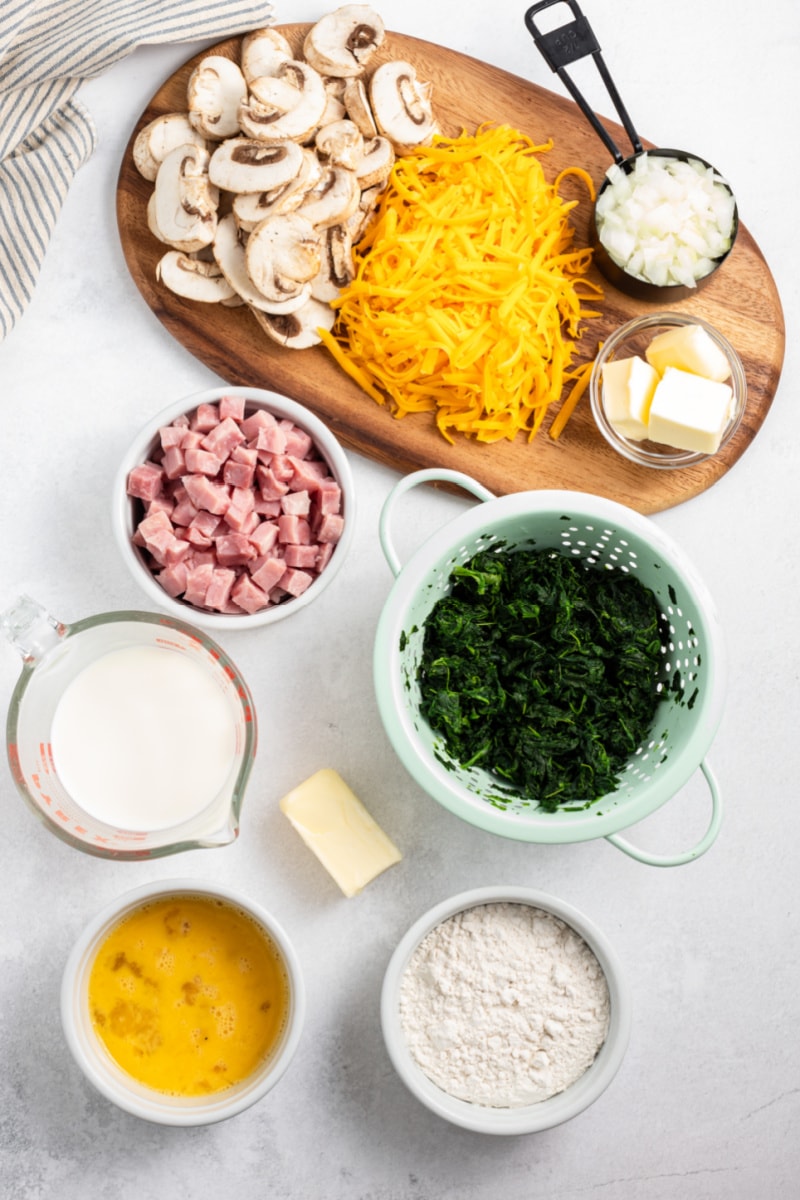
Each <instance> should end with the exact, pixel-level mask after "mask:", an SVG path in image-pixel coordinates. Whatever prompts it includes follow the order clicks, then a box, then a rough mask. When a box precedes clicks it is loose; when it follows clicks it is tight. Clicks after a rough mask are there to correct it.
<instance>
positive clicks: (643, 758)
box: [625, 738, 667, 783]
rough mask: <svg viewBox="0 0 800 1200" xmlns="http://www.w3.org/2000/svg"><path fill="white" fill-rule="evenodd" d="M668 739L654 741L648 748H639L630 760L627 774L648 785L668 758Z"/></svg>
mask: <svg viewBox="0 0 800 1200" xmlns="http://www.w3.org/2000/svg"><path fill="white" fill-rule="evenodd" d="M666 752H667V743H666V738H661V739H658V740H656V739H653V740H651V741H649V742H648V743H647V745H646V746H639V748H638V749H637V750H636V751H635V752H634V754H633V756H632V758H630V759H629V760H628V764H627V766H626V767H625V773H626V774H629V775H632V776H633V777H634V778H635V779H637V780H640V781H641V782H642V783H648V782H649V781H650V779H652V777H653V772H654V771H657V770H658V768H659V767H660V766H661V764H662V763H664V762H665V761H666V758H667V753H666Z"/></svg>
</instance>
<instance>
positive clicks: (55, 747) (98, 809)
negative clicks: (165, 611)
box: [51, 646, 236, 831]
mask: <svg viewBox="0 0 800 1200" xmlns="http://www.w3.org/2000/svg"><path fill="white" fill-rule="evenodd" d="M51 744H52V753H53V761H54V764H55V768H56V771H57V772H58V775H59V777H60V779H61V781H62V783H63V784H64V787H65V788H66V789H67V791H68V792H69V793H70V795H71V796H72V797H73V798H74V799H75V801H76V802H77V803H78V804H79V805H80V806H81V808H82V809H84V811H85V812H86V813H87V814H89V815H90V816H93V817H95V818H96V819H97V820H99V821H104V822H105V823H106V824H108V825H113V826H116V827H118V828H123V829H128V830H132V831H152V830H157V829H167V828H169V827H170V826H173V825H179V824H181V823H182V822H184V821H188V820H190V819H191V818H192V817H194V816H196V815H197V814H198V813H200V812H202V811H203V809H204V808H206V807H207V806H208V805H209V804H210V803H211V802H212V801H213V800H214V798H215V797H216V796H217V795H218V793H219V791H220V790H221V788H222V786H223V785H224V783H225V781H226V779H227V777H228V774H229V772H230V769H231V764H232V762H233V759H234V756H235V752H236V725H235V720H234V715H233V712H232V711H231V707H230V705H229V704H228V702H227V701H226V698H225V695H224V694H223V691H222V689H221V688H220V687H219V686H218V684H217V683H216V682H215V680H214V678H213V676H212V675H211V674H210V672H208V671H206V670H204V669H203V667H202V666H201V665H200V664H199V663H197V662H195V661H193V659H191V658H190V657H188V656H187V655H185V654H182V653H178V652H177V651H172V650H165V649H158V648H157V647H155V646H126V647H124V648H122V649H119V650H113V651H111V652H110V653H108V654H104V655H102V656H101V657H100V658H98V659H96V660H95V661H94V662H92V663H90V664H89V665H88V666H87V667H85V668H84V669H83V670H82V671H81V672H80V674H79V675H77V676H76V677H75V679H74V680H73V681H72V682H71V683H70V685H69V686H68V687H67V688H66V690H65V691H64V694H63V696H62V697H61V699H60V700H59V702H58V706H57V708H56V711H55V715H54V718H53V725H52V732H51Z"/></svg>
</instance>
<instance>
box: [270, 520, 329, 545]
mask: <svg viewBox="0 0 800 1200" xmlns="http://www.w3.org/2000/svg"><path fill="white" fill-rule="evenodd" d="M278 537H279V538H280V540H281V541H282V542H292V543H294V544H295V545H300V546H305V545H308V543H309V542H310V541H311V526H310V525H309V523H308V521H307V520H306V519H305V517H295V516H286V515H283V516H280V517H278ZM325 540H326V541H330V539H329V538H326V539H325Z"/></svg>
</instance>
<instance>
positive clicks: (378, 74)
mask: <svg viewBox="0 0 800 1200" xmlns="http://www.w3.org/2000/svg"><path fill="white" fill-rule="evenodd" d="M431 90H432V88H431V84H430V83H423V82H421V81H420V80H419V79H417V72H416V70H415V69H414V67H413V66H412V65H411V63H409V62H404V61H403V60H402V59H401V60H399V61H395V62H387V63H383V64H382V65H381V66H379V67H377V68H376V69H375V71H374V72H373V74H372V77H371V79H370V82H369V99H370V104H371V106H372V112H373V115H374V117H375V124H376V125H377V126H378V130H379V131H380V132H381V133H382V134H383V135H384V137H388V139H389V141H390V142H391V143H392V145H393V146H394V148H395V150H396V151H397V153H398V154H403V153H405V152H406V151H408V150H411V149H413V147H414V146H421V145H424V144H425V143H426V142H429V141H430V139H431V138H432V137H433V135H434V134H435V133H437V132H438V128H439V127H438V124H437V121H436V118H435V116H434V115H433V109H432V107H431Z"/></svg>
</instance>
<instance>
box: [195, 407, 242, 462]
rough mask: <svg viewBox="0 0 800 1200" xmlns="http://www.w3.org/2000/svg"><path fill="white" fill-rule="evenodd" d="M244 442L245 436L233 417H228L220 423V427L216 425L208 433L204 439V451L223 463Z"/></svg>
mask: <svg viewBox="0 0 800 1200" xmlns="http://www.w3.org/2000/svg"><path fill="white" fill-rule="evenodd" d="M244 440H245V436H244V434H243V433H242V431H241V429H240V427H239V425H238V424H237V423H236V421H234V419H233V417H226V418H225V420H224V421H220V423H219V425H215V426H214V428H213V429H210V430H209V431H208V433H207V434H206V436H205V437H204V438H203V449H204V450H208V452H209V453H210V454H213V455H214V456H215V457H216V458H218V459H219V460H220V462H221V463H223V462H225V460H226V458H228V457H229V455H230V454H231V452H232V451H233V450H235V449H236V447H237V446H240V445H241V444H242V442H243V441H244Z"/></svg>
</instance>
